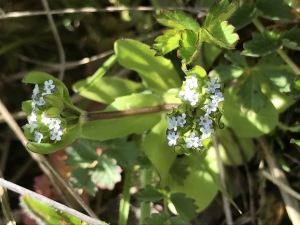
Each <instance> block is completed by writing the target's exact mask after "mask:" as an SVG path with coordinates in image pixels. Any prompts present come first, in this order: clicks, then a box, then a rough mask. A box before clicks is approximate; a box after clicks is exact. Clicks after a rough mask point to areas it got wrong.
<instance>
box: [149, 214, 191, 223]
mask: <svg viewBox="0 0 300 225" xmlns="http://www.w3.org/2000/svg"><path fill="white" fill-rule="evenodd" d="M158 224H159V225H188V224H189V223H187V222H186V221H184V220H182V219H181V218H179V217H170V215H169V214H167V213H154V214H152V215H151V216H150V217H148V218H146V219H145V225H158Z"/></svg>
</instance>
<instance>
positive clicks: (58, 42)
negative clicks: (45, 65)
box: [41, 0, 66, 80]
mask: <svg viewBox="0 0 300 225" xmlns="http://www.w3.org/2000/svg"><path fill="white" fill-rule="evenodd" d="M41 1H42V4H43V7H44V9H45V11H46V13H47V14H46V15H47V18H48V22H49V25H50V27H51V31H52V34H53V37H54V40H55V42H56V46H57V50H58V55H59V61H60V72H59V75H58V79H59V80H62V79H63V78H64V73H65V64H66V59H65V51H64V48H63V46H62V43H61V40H60V37H59V34H58V31H57V28H56V25H55V23H54V20H53V17H52V14H51V13H50V8H49V5H48V1H47V0H41Z"/></svg>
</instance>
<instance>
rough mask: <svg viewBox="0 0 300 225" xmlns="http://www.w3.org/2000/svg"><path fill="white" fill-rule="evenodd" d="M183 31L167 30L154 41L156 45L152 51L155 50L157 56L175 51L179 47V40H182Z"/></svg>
mask: <svg viewBox="0 0 300 225" xmlns="http://www.w3.org/2000/svg"><path fill="white" fill-rule="evenodd" d="M181 33H182V31H177V30H166V31H165V32H164V33H163V35H161V36H158V37H157V38H156V39H155V40H154V42H155V43H154V44H153V45H152V47H151V48H152V49H154V50H155V51H156V52H157V53H156V54H155V55H156V56H160V55H165V54H167V53H168V52H171V51H173V50H174V49H176V48H178V47H179V40H180V38H181Z"/></svg>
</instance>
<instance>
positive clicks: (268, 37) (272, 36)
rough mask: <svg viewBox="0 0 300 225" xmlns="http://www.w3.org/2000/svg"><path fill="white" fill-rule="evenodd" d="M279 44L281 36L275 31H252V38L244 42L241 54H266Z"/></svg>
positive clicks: (255, 55)
mask: <svg viewBox="0 0 300 225" xmlns="http://www.w3.org/2000/svg"><path fill="white" fill-rule="evenodd" d="M272 5H273V4H272ZM281 45H282V41H281V36H280V34H278V33H277V32H275V31H264V32H263V33H253V34H252V40H251V41H248V42H245V43H244V49H245V50H244V51H243V54H244V55H248V56H254V57H258V56H262V55H267V54H269V53H272V52H274V51H276V50H277V49H279V48H280V46H281Z"/></svg>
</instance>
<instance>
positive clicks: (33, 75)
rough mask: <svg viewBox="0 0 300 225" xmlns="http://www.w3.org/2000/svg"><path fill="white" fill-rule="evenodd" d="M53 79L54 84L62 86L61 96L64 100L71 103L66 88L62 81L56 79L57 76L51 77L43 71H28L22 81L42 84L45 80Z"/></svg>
mask: <svg viewBox="0 0 300 225" xmlns="http://www.w3.org/2000/svg"><path fill="white" fill-rule="evenodd" d="M49 80H53V83H54V85H56V86H57V85H58V86H60V87H62V91H63V92H62V96H63V98H64V100H65V101H67V102H68V103H69V104H71V105H72V101H71V98H70V95H69V91H68V88H67V87H66V86H65V84H64V83H63V82H61V81H60V80H58V79H57V78H55V77H53V76H52V75H50V74H47V73H44V72H30V73H29V74H28V75H27V76H26V77H25V78H24V79H23V81H22V82H23V83H30V84H38V85H41V86H43V85H44V82H45V81H49Z"/></svg>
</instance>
